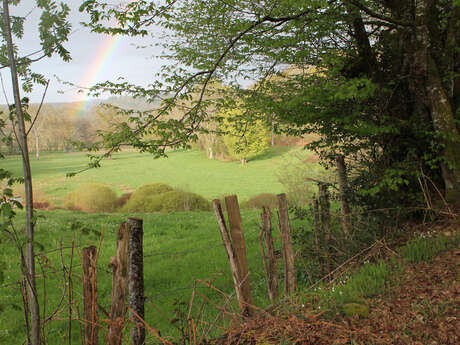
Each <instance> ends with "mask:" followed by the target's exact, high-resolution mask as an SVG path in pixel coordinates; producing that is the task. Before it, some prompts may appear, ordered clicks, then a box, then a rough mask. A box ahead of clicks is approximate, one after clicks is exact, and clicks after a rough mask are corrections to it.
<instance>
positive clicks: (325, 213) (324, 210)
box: [318, 183, 331, 274]
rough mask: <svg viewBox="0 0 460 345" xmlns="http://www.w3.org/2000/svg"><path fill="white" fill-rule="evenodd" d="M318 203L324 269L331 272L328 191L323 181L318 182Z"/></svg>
mask: <svg viewBox="0 0 460 345" xmlns="http://www.w3.org/2000/svg"><path fill="white" fill-rule="evenodd" d="M318 189H319V193H318V194H319V204H320V207H321V225H322V228H323V232H324V244H323V246H324V250H325V257H326V271H327V273H328V274H329V273H331V254H330V249H331V247H330V245H331V211H330V210H331V205H330V202H329V193H328V191H327V185H326V184H325V183H318Z"/></svg>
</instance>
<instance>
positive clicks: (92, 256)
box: [82, 246, 98, 345]
mask: <svg viewBox="0 0 460 345" xmlns="http://www.w3.org/2000/svg"><path fill="white" fill-rule="evenodd" d="M96 256H97V250H96V247H95V246H89V247H86V248H83V250H82V268H83V318H84V323H85V326H84V330H85V331H84V340H83V344H84V345H97V344H98V324H97V323H98V317H97V265H96V260H97V258H96Z"/></svg>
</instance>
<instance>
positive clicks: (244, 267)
mask: <svg viewBox="0 0 460 345" xmlns="http://www.w3.org/2000/svg"><path fill="white" fill-rule="evenodd" d="M225 206H226V207H227V214H228V223H229V225H230V234H231V236H232V243H233V248H234V250H235V254H236V259H237V263H238V277H239V279H240V285H241V289H242V292H243V296H244V301H245V303H246V304H247V306H248V308H247V309H246V312H247V315H245V316H250V315H251V314H252V310H251V309H252V308H251V307H250V306H252V304H253V303H252V298H251V285H250V282H249V269H248V262H247V259H246V247H245V243H244V234H243V222H242V220H241V214H240V207H239V206H238V199H237V197H236V195H230V196H227V197H225Z"/></svg>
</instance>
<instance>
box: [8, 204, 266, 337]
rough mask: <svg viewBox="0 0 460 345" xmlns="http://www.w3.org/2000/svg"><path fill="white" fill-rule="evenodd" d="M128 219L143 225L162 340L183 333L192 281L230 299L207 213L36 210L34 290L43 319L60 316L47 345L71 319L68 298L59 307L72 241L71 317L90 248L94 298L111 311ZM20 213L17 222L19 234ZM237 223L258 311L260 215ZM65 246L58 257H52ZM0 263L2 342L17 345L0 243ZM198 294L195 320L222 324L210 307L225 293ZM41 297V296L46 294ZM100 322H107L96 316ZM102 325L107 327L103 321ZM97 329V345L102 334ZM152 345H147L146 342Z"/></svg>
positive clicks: (149, 290) (151, 303)
mask: <svg viewBox="0 0 460 345" xmlns="http://www.w3.org/2000/svg"><path fill="white" fill-rule="evenodd" d="M128 216H137V217H140V218H142V219H143V220H144V276H145V296H146V297H147V300H146V305H145V308H146V321H147V322H148V324H149V325H151V326H152V327H154V328H155V329H158V330H160V331H161V334H162V335H163V336H168V337H177V336H178V335H179V334H180V332H179V329H178V328H177V326H178V324H179V323H178V322H176V323H171V320H173V319H175V318H176V316H177V315H176V312H178V311H179V308H182V309H183V308H184V307H185V305H183V304H180V303H181V302H185V303H186V304H187V305H188V302H189V299H190V296H191V294H192V290H193V288H192V287H193V284H194V281H195V280H196V279H200V280H207V281H209V282H210V283H211V284H212V285H213V286H214V287H216V288H218V289H220V290H222V291H223V292H225V293H226V294H229V295H230V294H232V293H233V291H234V290H233V285H232V280H231V274H230V271H229V265H228V262H227V256H226V253H225V249H224V247H223V245H222V240H221V237H220V233H219V230H218V227H217V222H216V218H215V215H214V214H213V213H212V212H178V213H170V214H137V215H126V214H95V213H93V214H85V213H82V212H71V211H64V210H54V211H38V222H37V227H36V253H37V272H38V275H39V278H38V281H37V284H38V288H39V296H40V302H41V305H42V306H44V305H45V306H46V308H42V310H41V312H42V313H43V316H45V315H46V316H49V315H51V314H52V313H53V312H54V311H55V310H58V312H57V314H56V315H55V317H54V318H53V321H51V322H49V324H48V325H47V327H46V333H45V334H46V337H47V343H48V344H62V343H63V342H62V339H64V338H65V337H66V336H67V334H68V333H67V332H68V325H67V321H66V318H67V316H68V306H69V304H68V303H67V298H66V300H64V301H61V296H62V294H63V292H64V291H65V289H66V286H65V284H64V281H63V278H62V275H63V272H62V265H63V264H64V265H65V267H66V272H67V273H68V272H69V270H70V267H71V266H70V261H71V252H72V249H71V247H72V241H73V242H74V245H75V250H74V256H73V259H72V268H71V270H72V278H73V279H72V280H73V282H72V284H73V291H74V292H73V298H74V302H73V304H72V306H73V317H74V318H76V310H77V309H78V308H79V309H80V311H81V308H82V304H81V303H82V302H81V299H82V297H81V293H82V287H81V281H82V280H81V279H82V278H81V277H82V276H81V272H82V269H81V264H80V255H81V254H80V253H81V248H82V247H84V246H88V245H95V246H98V245H99V241H100V240H101V239H102V242H101V247H100V248H101V250H100V254H99V258H98V296H99V303H100V305H101V306H102V307H103V308H104V309H105V310H108V311H109V310H110V300H111V287H112V278H111V270H110V268H109V265H108V264H109V260H110V257H111V256H113V255H115V251H116V232H117V230H118V227H119V224H120V223H121V222H122V221H124V220H126V219H127V217H128ZM20 218H22V214H21V213H19V215H18V222H17V224H16V228H17V229H18V232H19V233H20V234H21V233H22V232H21V221H20ZM242 218H243V223H244V232H245V236H246V245H247V252H248V264H249V269H250V274H251V284H252V288H253V297H254V301H255V303H256V305H266V304H267V300H266V297H265V296H266V288H265V281H264V280H263V277H264V273H263V266H262V261H261V256H260V250H259V243H258V238H257V236H258V231H259V215H258V212H255V211H243V212H242ZM61 246H62V248H63V249H62V257H61V251H60V250H56V249H58V248H60V247H61ZM0 262H1V265H2V266H3V267H4V272H5V277H4V279H3V281H2V282H1V284H0V296H1V297H2V298H1V302H0V304H1V309H0V310H1V311H0V343H1V344H17V343H21V342H22V341H23V340H24V333H23V332H24V326H23V325H24V324H23V322H24V321H23V312H22V298H21V295H20V289H19V284H18V281H19V280H20V275H19V258H18V255H17V251H16V249H15V248H14V246H12V245H11V243H9V242H7V241H3V243H0ZM197 291H199V293H201V294H202V295H204V296H205V297H202V296H201V295H199V294H197V296H196V299H195V302H194V308H193V313H194V315H198V314H199V313H201V318H202V320H206V322H213V321H215V320H217V324H219V325H222V324H224V323H225V322H228V320H225V319H224V318H223V314H222V313H221V312H219V311H218V310H217V309H216V308H215V307H213V306H212V304H210V303H208V302H206V298H209V299H210V300H211V301H213V303H216V304H219V305H224V304H225V302H226V300H225V297H224V295H223V294H221V293H217V292H216V291H214V290H212V289H209V288H208V287H206V286H205V285H204V284H201V283H197ZM45 292H46V293H45ZM227 308H228V310H229V311H231V310H232V308H236V305H235V304H234V303H230V304H227ZM100 317H101V319H105V318H106V316H104V314H103V312H100ZM101 324H102V326H105V327H106V326H107V324H106V323H104V322H103V321H101ZM199 327H200V332H202V333H203V332H206V331H209V332H211V333H209V334H208V335H216V332H217V331H218V329H217V328H216V327H210V326H209V325H206V324H204V323H203V324H201V325H199ZM72 329H73V330H72V340H73V343H75V344H78V343H80V324H79V323H78V321H73V326H72ZM105 333H106V332H105V330H104V327H103V328H102V330H101V343H103V341H102V338H103V336H104V334H105ZM149 343H151V342H149Z"/></svg>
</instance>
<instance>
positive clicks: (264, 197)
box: [241, 193, 278, 210]
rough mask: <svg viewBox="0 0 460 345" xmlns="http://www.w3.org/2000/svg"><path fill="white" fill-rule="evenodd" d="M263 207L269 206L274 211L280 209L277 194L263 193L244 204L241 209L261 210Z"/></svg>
mask: <svg viewBox="0 0 460 345" xmlns="http://www.w3.org/2000/svg"><path fill="white" fill-rule="evenodd" d="M262 206H268V207H270V208H271V209H272V210H273V209H275V208H278V199H277V197H276V195H275V194H271V193H262V194H257V195H256V196H253V197H252V198H251V199H249V200H247V201H245V202H242V203H241V208H246V209H251V210H254V209H261V208H262Z"/></svg>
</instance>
